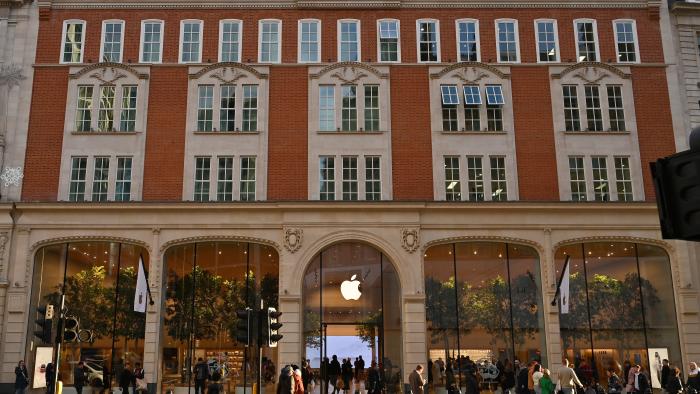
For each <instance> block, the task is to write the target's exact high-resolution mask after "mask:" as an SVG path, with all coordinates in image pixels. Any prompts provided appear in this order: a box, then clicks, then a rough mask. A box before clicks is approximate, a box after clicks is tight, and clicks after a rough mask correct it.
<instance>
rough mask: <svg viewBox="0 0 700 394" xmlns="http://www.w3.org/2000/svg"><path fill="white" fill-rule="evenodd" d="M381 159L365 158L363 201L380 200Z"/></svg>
mask: <svg viewBox="0 0 700 394" xmlns="http://www.w3.org/2000/svg"><path fill="white" fill-rule="evenodd" d="M380 163H381V158H380V157H379V156H365V200H367V201H372V200H373V201H378V200H381V199H382V181H381V165H380Z"/></svg>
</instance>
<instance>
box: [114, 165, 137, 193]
mask: <svg viewBox="0 0 700 394" xmlns="http://www.w3.org/2000/svg"><path fill="white" fill-rule="evenodd" d="M132 162H133V158H131V157H118V158H117V176H116V182H115V187H114V201H129V200H131V167H132Z"/></svg>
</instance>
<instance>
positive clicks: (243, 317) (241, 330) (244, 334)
mask: <svg viewBox="0 0 700 394" xmlns="http://www.w3.org/2000/svg"><path fill="white" fill-rule="evenodd" d="M251 315H252V311H251V309H250V308H246V309H239V310H237V311H236V316H237V317H238V321H237V322H236V342H238V343H242V344H243V345H245V346H246V347H248V346H250V339H251V338H250V337H251V335H250V333H251V329H250V325H251V323H252V320H253V319H252V316H251Z"/></svg>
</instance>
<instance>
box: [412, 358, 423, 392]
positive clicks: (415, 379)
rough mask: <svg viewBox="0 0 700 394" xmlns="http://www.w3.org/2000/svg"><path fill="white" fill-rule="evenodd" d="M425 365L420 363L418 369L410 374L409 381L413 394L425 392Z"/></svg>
mask: <svg viewBox="0 0 700 394" xmlns="http://www.w3.org/2000/svg"><path fill="white" fill-rule="evenodd" d="M422 373H423V366H422V365H420V364H418V365H417V366H416V369H415V370H413V372H411V375H409V376H408V383H410V385H411V392H412V393H413V394H423V386H424V385H425V379H423V375H422Z"/></svg>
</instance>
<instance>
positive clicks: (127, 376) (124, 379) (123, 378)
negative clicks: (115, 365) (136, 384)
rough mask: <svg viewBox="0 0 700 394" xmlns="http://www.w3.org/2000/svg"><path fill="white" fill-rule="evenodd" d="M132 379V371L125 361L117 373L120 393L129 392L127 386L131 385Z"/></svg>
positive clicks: (126, 393)
mask: <svg viewBox="0 0 700 394" xmlns="http://www.w3.org/2000/svg"><path fill="white" fill-rule="evenodd" d="M133 381H134V373H133V372H131V370H130V369H129V364H128V363H127V364H126V365H125V366H124V368H123V369H122V372H121V373H120V374H119V387H121V389H122V394H129V387H131V384H132V382H133Z"/></svg>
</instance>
